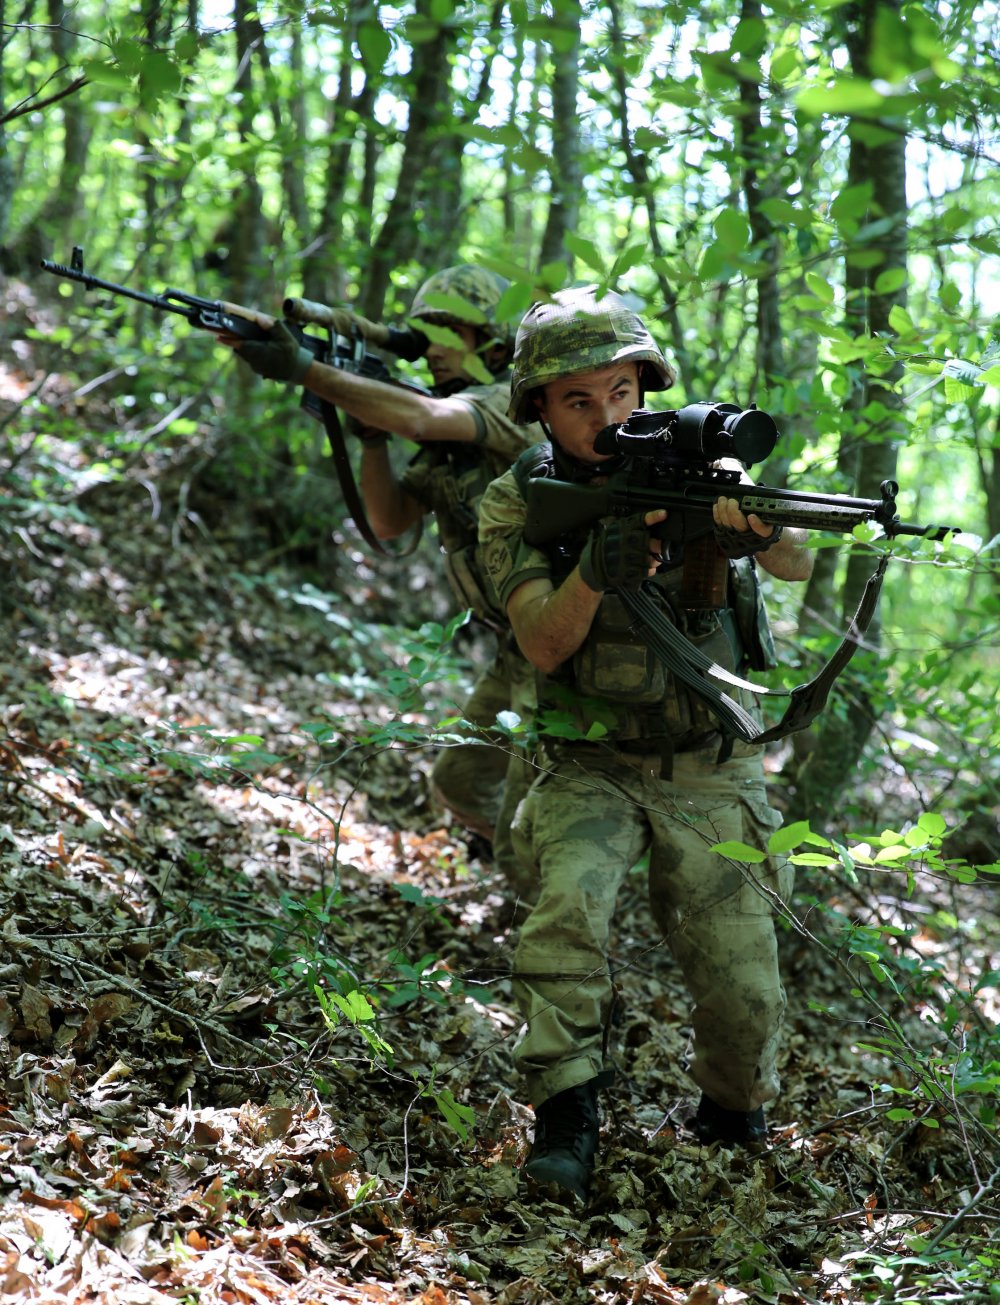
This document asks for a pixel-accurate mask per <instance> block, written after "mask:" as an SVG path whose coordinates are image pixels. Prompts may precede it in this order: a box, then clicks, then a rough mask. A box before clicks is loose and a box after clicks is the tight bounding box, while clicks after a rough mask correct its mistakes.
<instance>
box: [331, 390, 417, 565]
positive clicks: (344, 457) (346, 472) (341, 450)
mask: <svg viewBox="0 0 1000 1305" xmlns="http://www.w3.org/2000/svg"><path fill="white" fill-rule="evenodd" d="M319 406H320V412H321V413H322V415H323V425H324V427H325V428H326V437H327V439H328V440H329V441H330V452H331V453H332V454H333V465H334V467H335V469H336V472H337V479H338V480H339V481H340V488H341V491H342V492H343V495H344V502H345V504H346V505H347V510H348V512H350V514H351V516H352V517H353V519H354V524H355V525H356V526H357V528H358V533H359V534H360V535H361V538H362V539H363V540H364V541H365V543H366V544H367V545H368V547H369V548H370V549H372V550H373V551H374V552H376V553H381V555H382V556H383V557H409V555H410V554H411V553H412V552H413V550H414V549H415V548H416V546H417V545H418V544H419V543H420V536H421V533H422V531H423V518H421V519H420V520H418V521H417V524H416V526H415V527H414V531H415V533H414V536H413V540H412V542H411V543H410V544H409V545H407V547H406V548H386V546H385V545H384V544H383V543H382V541H381V540H380V539H379V537H378V536H377V535H376V534H375V531H374V530H372V528H371V523H370V522H369V520H368V514H367V512H366V511H365V505H364V503H363V502H362V499H361V495H360V493H359V492H358V486H357V482H356V481H355V479H354V469H353V468H352V466H351V459H350V457H349V455H348V452H347V445H346V444H345V442H344V429H343V427H342V426H341V424H340V415H339V413H338V412H337V409H336V408H335V407H334V406H333V404H332V403H329V402H328V401H327V400H326V399H320V401H319Z"/></svg>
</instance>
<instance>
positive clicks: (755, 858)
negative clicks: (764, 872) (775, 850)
mask: <svg viewBox="0 0 1000 1305" xmlns="http://www.w3.org/2000/svg"><path fill="white" fill-rule="evenodd" d="M708 850H709V851H710V852H718V853H719V855H720V856H728V857H730V858H731V859H732V860H733V861H745V862H746V864H747V865H759V864H760V863H761V862H762V861H766V860H767V853H766V852H762V851H761V850H760V848H758V847H750V846H748V845H747V844H746V843H740V842H738V841H737V840H736V839H729V840H727V841H726V842H724V843H715V844H713V845H712V846H711V847H710V848H709V849H708Z"/></svg>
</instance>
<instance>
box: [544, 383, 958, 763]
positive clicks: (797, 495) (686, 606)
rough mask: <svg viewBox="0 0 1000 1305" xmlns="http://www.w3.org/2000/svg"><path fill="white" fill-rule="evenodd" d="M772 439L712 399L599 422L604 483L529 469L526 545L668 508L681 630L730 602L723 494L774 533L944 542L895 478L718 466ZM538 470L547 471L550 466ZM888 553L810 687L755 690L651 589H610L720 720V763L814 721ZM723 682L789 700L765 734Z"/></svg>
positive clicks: (663, 530) (875, 594) (770, 423)
mask: <svg viewBox="0 0 1000 1305" xmlns="http://www.w3.org/2000/svg"><path fill="white" fill-rule="evenodd" d="M777 437H778V429H777V426H776V425H775V422H774V419H773V418H772V417H771V416H770V415H769V414H768V413H766V412H763V411H761V410H760V409H758V408H755V407H751V408H746V409H740V408H738V407H736V406H735V405H734V404H731V403H712V402H710V403H692V404H688V405H687V406H686V407H684V408H681V409H679V410H677V411H665V412H650V411H648V410H646V409H637V410H636V411H634V412H633V413H632V415H631V416H630V417H629V418H628V420H627V421H625V422H624V423H623V424H621V425H612V426H606V427H605V428H604V430H602V431H601V432H600V433H599V434H598V435H597V437H596V439H595V441H594V452H595V453H600V454H605V455H607V461H606V462H604V463H601V464H598V466H597V467H596V468H595V470H597V471H598V473H599V474H601V476H602V480H603V483H601V484H593V483H575V482H570V481H562V480H558V479H554V478H553V477H552V475H549V474H545V471H542V470H541V467H542V465H544V464H541V463H539V464H538V466H539V471H538V473H537V474H535V475H532V474H531V472H530V470H529V471H528V477H529V478H528V479H527V480H526V482H525V486H524V493H525V502H526V508H527V517H526V522H525V530H524V538H525V541H526V542H527V543H529V544H532V545H536V546H537V545H544V544H545V543H547V542H548V541H550V540H556V539H559V538H560V537H562V536H567V535H570V536H572V535H574V534H576V535H579V533H580V532H582V531H584V530H588V529H589V528H590V527H591V526H592V525H593V524H594V523H596V522H597V521H599V520H600V519H601V518H602V517H609V516H631V515H632V514H635V513H640V512H641V513H645V512H650V511H654V510H656V509H659V508H666V509H667V518H666V520H665V521H663V522H661V523H659V524H657V525H656V526H654V527H651V531H650V533H651V534H655V535H656V536H657V537H659V538H661V539H662V540H663V542H664V549H663V552H664V558H665V560H666V561H668V562H669V561H675V562H676V561H680V562H681V563H682V565H683V572H682V578H681V587H680V591H679V595H678V604H679V607H680V609H681V611H680V612H679V613H676V615H677V616H678V619H679V620H680V622H681V623H682V624H684V625H688V624H693V625H694V626H697V624H698V621H699V613H708V612H711V611H713V610H714V611H719V610H721V609H722V608H724V607H725V606H726V605H727V584H728V580H727V569H728V565H729V563H728V561H727V559H726V556H725V554H724V553H723V552H722V550H721V549H720V548H719V547H718V545H717V544H716V542H715V539H714V519H713V515H712V507H713V504H714V503H715V501H716V499H718V498H719V497H720V496H724V497H726V498H733V499H736V501H737V502H738V503H739V505H740V509H741V511H742V512H743V513H744V514H746V513H754V514H755V515H757V516H758V517H759V518H760V519H761V520H762V521H764V522H766V523H768V524H771V525H775V526H786V525H787V526H799V527H802V528H804V529H806V530H829V531H844V532H850V531H853V530H854V529H855V527H857V526H860V525H863V524H864V523H866V522H874V523H875V524H877V525H878V526H880V527H881V528H882V530H883V531H884V532H885V535H886V536H887V537H888V538H889V539H892V538H895V536H897V535H919V536H923V537H925V538H927V539H943V538H945V536H946V535H948V534H950V533H951V532H952V531H953V530H955V529H957V527H953V526H918V525H911V524H909V523H906V522H903V521H900V519H899V516H898V514H897V512H896V494H897V492H898V490H899V486H898V485H897V484H896V482H895V481H894V480H884V481H883V482H882V485H881V489H880V494H881V497H880V498H878V499H866V498H855V497H852V496H849V495H846V494H813V493H807V492H802V491H795V490H786V489H771V488H768V487H767V486H765V485H747V484H744V483H742V471H741V470H740V468H739V466H737V467H736V468H733V467H732V466H731V465H730V466H725V465H722V464H723V461H724V460H733V459H734V460H735V461H736V462H737V463H738V464H742V467H743V468H747V467H750V466H752V465H753V464H754V463H756V462H762V461H763V460H764V459H765V458H766V457H767V455H768V454H769V453H770V452H771V450H772V449H773V448H774V445H775V443H776V441H777ZM546 470H551V464H548V466H547V467H546ZM605 477H606V478H605ZM675 547H676V549H677V552H676V554H674V555H673V556H672V553H673V551H674V548H675ZM888 558H889V554H888V553H883V554H882V556H881V557H880V558H879V561H878V564H877V566H876V570H875V573H874V574H873V575H872V576H871V577H870V579H869V580H868V583H867V585H866V586H865V591H864V594H863V595H862V598H861V601H860V603H859V604H858V609H857V611H856V612H855V614H854V617H853V619H852V621H851V624H850V628H849V630H848V632H847V634H846V636H845V638H844V639H843V640H842V642H841V644H840V646H839V647H838V648H837V649H836V651H835V652H834V653H833V654H832V656H831V657H830V658H829V660H828V661H827V663H826V665H825V666H824V667H823V668H822V669H821V670H820V671H819V672H818V674H816V675H815V676H814V677H813V679H812V680H810V681H809V682H808V683H805V684H800V685H797V686H796V687H795V688H793V689H791V690H787V691H786V690H777V689H767V688H762V687H761V686H759V685H756V684H753V683H751V682H750V681H749V680H745V679H742V678H741V677H740V676H737V675H734V674H733V673H732V672H730V671H728V670H726V669H725V668H724V667H722V666H720V665H718V664H717V663H715V662H713V661H711V659H710V658H708V657H706V656H705V654H704V653H703V652H702V651H701V650H700V649H699V647H698V646H697V645H696V644H695V643H692V642H691V640H690V639H688V638H687V637H686V635H685V634H684V632H683V630H682V629H681V628H679V626H678V623H677V621H675V620H672V619H669V618H667V617H666V616H665V614H664V612H663V611H662V609H661V607H660V606H659V604H658V603H657V601H656V599H655V598H654V596H653V594H652V592H651V591H650V589H649V586H648V584H647V583H645V582H644V583H643V584H641V585H640V586H639V587H638V589H636V590H629V589H625V588H619V589H616V590H615V592H616V593H617V595H618V597H619V599H620V600H621V602H622V604H623V606H624V607H625V609H626V611H627V612H628V613H629V615H630V616H631V617H632V619H633V622H634V628H635V629H637V630H641V631H642V633H643V634H644V636H645V640H646V642H647V643H648V645H649V647H650V648H651V649H652V650H653V652H654V653H655V654H656V656H657V657H658V658H659V659H660V661H662V662H663V664H664V665H665V666H666V668H667V669H668V670H669V671H670V672H671V673H672V674H673V675H674V676H676V678H677V679H679V680H681V681H682V682H683V683H684V684H686V685H687V686H688V687H689V688H690V689H691V690H692V691H693V692H694V693H695V694H696V695H697V696H698V697H699V698H701V699H702V701H703V702H704V703H705V704H706V705H707V706H708V707H709V709H710V710H711V711H712V713H713V714H714V715H715V716H716V718H717V719H718V720H719V723H720V727H721V730H722V734H723V739H724V743H723V749H722V751H721V752H720V760H722V759H723V758H724V757H725V756H726V755H728V750H729V748H730V747H731V741H732V739H734V738H740V739H742V740H744V741H745V742H748V743H768V742H771V741H773V740H775V739H780V738H784V737H785V736H786V735H788V734H792V733H795V732H797V731H799V730H803V729H805V728H807V727H808V726H809V725H810V724H811V723H812V721H813V720H814V719H815V717H816V716H817V715H818V714H819V712H820V711H821V710H822V709H823V707H824V705H825V703H826V700H827V697H828V696H829V693H830V689H831V688H832V687H833V682H834V680H835V679H836V677H837V676H838V675H839V674H840V672H841V671H842V670H843V669H844V667H845V666H846V665H847V663H848V662H849V661H850V659H851V657H852V656H853V655H854V653H855V651H856V650H857V649H858V648H859V647H860V646H861V643H862V641H863V638H864V635H865V632H866V631H867V629H868V625H869V623H870V621H871V618H872V616H873V614H874V612H875V608H876V606H877V604H878V598H879V594H880V592H881V588H882V579H883V576H884V575H885V568H886V565H887V562H888ZM702 619H703V618H702ZM721 686H727V687H729V688H737V689H741V690H746V691H749V692H752V693H755V694H778V695H784V694H786V693H787V696H788V697H789V698H790V699H791V701H790V703H789V705H788V707H787V709H786V711H785V713H784V715H783V716H782V718H781V720H780V721H779V722H778V724H777V725H775V726H773V727H772V728H770V729H762V728H761V727H760V725H759V724H758V722H757V720H756V719H755V718H754V716H753V715H752V714H751V713H750V712H748V711H747V709H746V708H745V707H744V706H743V704H742V703H741V702H739V701H737V700H736V699H734V698H733V697H732V696H730V695H729V694H727V693H726V692H724V691H723V688H722V687H721Z"/></svg>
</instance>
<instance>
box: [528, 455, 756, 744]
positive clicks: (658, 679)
mask: <svg viewBox="0 0 1000 1305" xmlns="http://www.w3.org/2000/svg"><path fill="white" fill-rule="evenodd" d="M556 472H557V467H556V457H555V456H554V455H553V450H552V446H551V445H549V444H541V445H537V446H535V447H534V448H531V449H528V450H526V452H525V453H523V454H522V455H521V457H520V458H519V459H518V461H517V462H516V463H515V464H514V475H515V478H516V479H517V482H518V485H519V487H520V489H521V492H522V495H523V494H524V493H525V490H526V486H527V482H528V480H529V479H531V478H532V477H533V476H552V475H553V474H556ZM562 473H563V468H562V467H560V468H558V474H562ZM588 534H589V528H588V529H587V530H584V531H582V532H580V533H579V534H577V535H575V536H563V537H561V538H560V539H558V540H556V541H553V542H551V543H549V544H546V545H543V546H542V548H541V551H543V552H544V553H545V555H546V556H547V557H548V559H549V562H550V565H551V567H552V582H553V584H554V585H556V586H558V585H559V584H560V583H562V581H563V580H564V579H565V578H566V576H567V575H569V573H570V572H571V571H572V570H573V568H574V567H575V566H576V564H577V562H578V560H579V557H580V553H581V552H582V550H583V546H584V544H585V542H586V539H587V535H588ZM682 580H683V567H682V559H679V560H678V561H677V564H675V565H671V566H670V567H669V568H668V569H666V570H664V571H661V572H658V573H657V574H656V575H655V576H652V577H651V578H650V579H649V580H647V581H646V582H645V584H644V586H643V589H644V592H645V593H647V594H649V595H650V596H651V597H653V598H654V600H655V602H656V605H657V607H658V608H659V610H660V611H661V612H662V613H663V614H664V615H665V616H666V617H667V619H668V620H669V621H670V622H671V623H672V624H673V625H675V626H676V627H677V628H678V629H680V630H681V631H682V632H683V633H684V634H685V635H686V636H687V638H688V639H689V640H690V641H691V643H693V644H694V645H695V646H696V647H697V648H698V649H699V650H700V651H701V652H703V653H704V654H705V655H706V656H708V657H709V658H711V660H712V661H713V662H715V663H717V664H718V665H720V666H722V667H723V668H724V669H726V670H729V671H732V672H735V673H737V674H739V673H741V672H743V671H744V670H746V669H754V670H764V669H771V668H773V667H774V666H775V665H776V664H777V663H776V659H775V656H774V645H773V641H772V639H771V633H770V629H769V627H768V624H767V614H766V611H765V609H764V604H763V600H762V598H761V594H760V586H759V584H758V581H757V575H756V567H755V566H754V563H753V561H752V560H751V559H750V558H741V559H739V561H730V563H729V566H728V579H727V585H726V591H727V592H726V603H727V605H726V606H724V607H721V608H714V609H691V608H685V607H684V606H682V604H681V586H682ZM538 694H539V704H540V705H541V706H542V707H543V708H546V707H547V708H549V709H551V710H557V711H562V712H568V713H569V715H570V716H571V718H572V720H573V724H574V725H575V726H576V728H577V729H578V730H579V731H580V732H581V734H584V735H585V734H587V732H588V730H590V729H591V727H592V725H593V724H594V722H595V721H596V722H597V723H598V724H600V725H601V726H603V727H604V728H605V729H606V730H607V734H606V735H603V736H602V737H603V738H604V739H605V740H606V741H608V742H612V743H615V744H618V745H620V746H623V747H625V748H626V749H627V750H629V751H637V752H661V753H664V754H666V753H669V752H683V751H686V750H689V749H691V748H694V747H698V746H702V745H704V744H705V743H706V741H709V740H711V739H712V738H713V737H715V736H717V735H718V732H719V722H718V719H717V718H716V716H715V715H714V714H713V713H712V711H711V710H710V709H709V707H708V706H707V705H706V704H705V703H704V702H703V701H702V700H701V699H700V698H699V697H698V696H697V695H696V694H694V693H692V692H691V691H690V689H688V688H687V686H686V685H684V684H683V683H682V682H680V681H678V680H677V679H676V678H675V676H674V675H672V674H671V672H670V671H669V670H667V668H666V667H665V666H664V665H663V662H662V661H661V660H660V658H658V657H657V656H656V654H655V653H654V652H653V650H652V648H650V646H649V645H648V643H647V642H646V641H644V640H643V638H642V636H641V634H637V633H636V632H635V629H634V621H633V618H632V617H631V615H630V614H629V613H628V612H627V611H626V609H625V607H624V605H623V604H622V601H621V599H620V598H619V596H618V595H617V594H615V593H613V592H612V593H606V594H604V596H603V597H602V599H601V603H600V606H599V607H598V609H597V613H596V615H595V617H594V620H593V623H592V624H591V627H590V630H589V632H588V635H587V637H586V639H585V640H584V642H583V644H582V645H581V647H580V648H579V649H577V651H576V653H575V654H574V655H573V657H572V658H570V659H567V661H566V662H564V663H563V664H562V666H560V667H558V668H557V669H556V670H555V671H554V672H553V673H552V674H550V675H547V676H540V677H539V688H538ZM744 705H745V706H746V707H747V710H750V711H756V710H757V709H756V706H755V705H754V704H753V703H752V701H751V699H750V696H749V695H745V701H744Z"/></svg>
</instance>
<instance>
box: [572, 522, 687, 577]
mask: <svg viewBox="0 0 1000 1305" xmlns="http://www.w3.org/2000/svg"><path fill="white" fill-rule="evenodd" d="M666 515H667V514H666V512H665V511H662V510H660V511H656V512H647V513H646V514H645V515H644V516H634V517H623V518H621V519H619V520H616V521H612V522H611V523H610V524H603V523H602V524H601V525H599V526H598V527H597V528H596V529H595V530H594V531H593V532H592V533H591V535H590V538H589V539H588V540H587V542H586V544H585V545H584V549H583V552H582V553H581V554H580V563H579V566H580V576H581V578H582V580H583V582H584V584H585V585H586V586H587V587H588V589H593V590H594V591H595V593H601V592H602V591H603V590H605V589H638V588H639V586H640V585H641V584H642V582H643V580H645V579H646V577H647V576H650V575H652V574H653V572H654V571H655V570H656V568H657V567H658V566H659V564H660V544H659V541H658V540H657V539H655V538H654V537H653V536H652V535H651V534H650V526H653V525H656V524H657V522H659V521H662V520H663V519H664V518H665V517H666Z"/></svg>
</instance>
